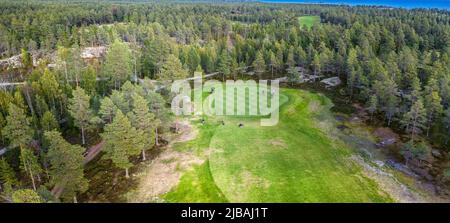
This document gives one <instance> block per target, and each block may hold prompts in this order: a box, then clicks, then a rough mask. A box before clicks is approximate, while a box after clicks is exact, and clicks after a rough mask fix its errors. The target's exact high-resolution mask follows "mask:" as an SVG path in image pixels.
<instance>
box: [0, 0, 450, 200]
mask: <svg viewBox="0 0 450 223" xmlns="http://www.w3.org/2000/svg"><path fill="white" fill-rule="evenodd" d="M0 10H1V12H2V13H1V15H0V38H1V39H0V52H1V53H2V55H4V57H7V56H11V55H15V54H19V53H20V54H21V55H22V57H21V58H22V64H23V66H22V67H21V68H20V69H18V70H17V71H18V72H19V73H20V75H22V76H23V77H24V78H25V79H26V81H27V84H26V85H24V86H23V87H20V88H17V89H16V90H15V91H13V92H1V95H0V113H1V116H0V126H1V130H2V136H3V144H4V145H8V146H9V147H10V148H20V149H18V150H17V151H20V154H16V156H15V158H14V156H13V155H11V156H13V157H9V158H8V160H7V161H6V159H5V160H2V163H1V165H0V171H1V173H2V174H1V176H2V178H1V181H2V184H3V188H9V189H6V190H4V191H9V193H7V196H6V197H7V198H8V199H9V200H14V197H16V199H19V198H17V197H23V196H24V195H23V194H24V193H25V192H24V191H22V190H18V189H20V188H34V187H35V188H36V191H38V192H39V196H38V197H39V198H41V199H42V198H43V197H51V196H49V193H48V192H49V191H48V189H51V188H54V186H55V185H66V186H65V188H68V189H67V190H66V189H65V190H64V193H63V194H62V198H63V199H65V201H68V200H72V199H73V197H74V196H75V195H76V193H77V192H78V193H79V192H83V191H84V190H85V189H86V187H85V183H84V182H85V179H84V178H83V177H82V174H81V173H82V171H80V169H82V168H83V165H80V162H79V161H80V160H82V157H81V152H80V151H83V150H84V149H82V148H80V146H76V144H78V145H81V146H84V147H88V145H90V143H89V137H86V135H90V137H92V138H94V139H95V138H98V139H102V140H104V141H105V146H106V148H105V152H106V153H107V155H106V156H105V158H108V159H111V160H113V163H114V164H115V165H116V166H117V167H120V168H123V169H124V170H128V168H129V167H130V165H131V163H130V161H129V160H128V158H129V157H130V156H133V155H138V153H141V155H142V157H143V159H144V158H145V150H146V149H150V148H151V147H153V146H154V145H155V144H157V140H158V136H157V135H158V134H161V133H164V132H167V131H168V130H169V128H170V125H171V123H172V121H170V120H171V116H170V112H169V111H168V110H167V106H168V103H167V102H168V101H170V94H169V93H168V92H167V90H164V89H160V90H159V91H157V92H155V89H154V86H152V81H151V80H150V79H158V80H162V81H171V80H174V79H180V78H185V77H188V76H192V75H193V73H194V72H195V71H201V72H204V73H211V72H216V71H218V72H221V73H222V74H223V76H224V78H230V79H231V78H236V76H237V75H238V74H239V72H240V70H239V69H238V68H240V67H246V66H252V69H254V71H255V72H256V73H257V74H262V73H264V72H270V73H275V74H276V75H278V76H284V75H286V73H287V76H288V79H289V80H290V81H292V82H295V81H296V80H297V79H298V77H299V74H298V73H297V72H298V71H297V69H293V68H294V67H297V66H300V67H303V68H304V69H305V70H306V71H307V72H308V73H310V74H315V75H323V76H339V77H340V78H341V79H343V80H345V89H344V92H342V93H343V94H345V95H347V96H348V97H350V98H352V99H353V100H358V101H360V102H363V103H364V104H366V107H367V110H368V111H369V112H370V113H371V115H373V116H375V115H376V116H378V117H382V118H384V120H385V124H386V125H388V126H389V125H391V124H392V123H395V124H396V125H397V126H399V127H400V128H401V129H402V130H403V131H405V133H408V134H409V135H410V136H409V138H410V139H411V141H410V143H408V144H406V146H405V150H406V151H409V152H411V153H412V154H413V156H415V157H416V158H419V159H422V158H423V157H424V156H426V155H427V154H429V153H430V148H429V147H427V146H423V145H424V144H423V143H422V142H421V141H425V140H424V139H428V141H432V142H433V145H434V146H436V147H439V148H441V149H444V150H448V146H447V143H448V139H449V134H450V110H449V104H450V80H449V79H450V66H449V64H450V61H449V60H450V58H449V56H450V13H449V12H448V11H438V10H403V9H380V8H374V7H346V6H320V5H284V4H280V5H272V4H245V3H230V4H200V3H199V4H194V3H173V2H169V3H146V4H141V3H136V4H121V3H115V2H113V3H110V2H100V3H97V2H96V3H89V2H88V3H87V2H83V3H82V4H81V3H72V4H68V5H67V4H62V3H61V4H59V3H57V2H55V1H53V2H52V4H48V3H45V2H34V1H30V2H27V3H26V4H19V3H15V2H12V1H3V2H1V3H0ZM302 15H318V16H320V18H321V24H320V25H315V26H313V27H312V28H307V27H302V26H301V24H300V23H299V21H298V16H302ZM100 45H101V46H108V51H107V54H106V56H105V58H104V59H101V60H94V61H84V60H82V59H81V58H80V57H79V55H80V52H81V50H82V48H84V47H89V46H100ZM36 50H41V51H47V52H51V53H53V52H55V59H54V61H53V62H54V63H55V64H56V66H55V68H54V69H53V70H48V69H47V68H46V65H47V63H51V62H52V61H47V62H46V63H45V62H44V63H42V64H41V65H39V66H38V67H33V66H32V63H31V62H30V60H31V59H30V53H31V52H33V51H36ZM17 71H16V72H17ZM8 72H11V71H8ZM129 80H131V81H134V82H137V81H138V80H144V81H142V83H141V84H140V85H137V84H132V83H131V82H127V81H129ZM17 126H29V128H18V127H17ZM149 129H151V130H152V131H148V130H149ZM73 130H76V131H79V135H80V137H79V140H73V141H72V143H68V142H66V141H65V139H70V138H73V135H74V134H73V132H74V131H73ZM58 131H60V132H62V134H60V133H58ZM16 132H17V133H16ZM131 135H137V136H146V137H143V138H141V137H129V136H131ZM150 136H151V137H150ZM144 139H147V141H146V140H144ZM148 139H154V140H153V141H148ZM62 147H64V148H65V149H57V148H62ZM53 150H55V151H54V152H52V151H53ZM65 150H67V153H64V154H61V155H58V154H56V153H57V152H60V151H65ZM446 152H448V151H446ZM71 157H72V158H71ZM64 158H67V159H70V160H78V161H76V162H75V161H74V162H73V163H72V162H64V160H63V161H61V160H59V159H64ZM55 159H56V160H55ZM18 160H19V161H20V162H17V161H18ZM66 164H67V165H69V164H70V165H74V166H73V167H72V166H71V167H65V166H64V165H66ZM58 165H62V167H59V168H58V170H56V169H55V166H58ZM74 169H76V170H78V171H73V170H74ZM19 170H20V171H19ZM52 171H53V172H52ZM64 171H67V172H68V173H65V172H64ZM70 171H73V172H70ZM126 172H127V173H128V171H126ZM5 176H6V177H5ZM64 176H72V177H70V181H69V179H66V178H65V177H64ZM18 179H21V180H18ZM5 185H6V186H5ZM42 185H44V187H43V188H44V189H42V191H40V189H39V188H42V187H39V186H42ZM70 185H72V186H70ZM15 193H16V196H14V194H15ZM27 193H29V194H31V192H30V191H28V190H27V192H26V193H25V194H27ZM30 196H31V195H30ZM47 200H48V199H47Z"/></svg>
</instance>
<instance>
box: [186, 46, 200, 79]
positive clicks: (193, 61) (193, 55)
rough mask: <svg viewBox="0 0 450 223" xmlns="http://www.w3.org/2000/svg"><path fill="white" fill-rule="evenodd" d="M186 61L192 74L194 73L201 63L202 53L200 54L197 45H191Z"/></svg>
mask: <svg viewBox="0 0 450 223" xmlns="http://www.w3.org/2000/svg"><path fill="white" fill-rule="evenodd" d="M186 63H187V65H188V67H189V71H190V73H191V74H193V73H194V71H195V70H196V69H197V67H198V66H199V65H200V55H199V54H198V52H197V49H196V48H195V47H191V48H190V49H189V53H188V56H187V59H186Z"/></svg>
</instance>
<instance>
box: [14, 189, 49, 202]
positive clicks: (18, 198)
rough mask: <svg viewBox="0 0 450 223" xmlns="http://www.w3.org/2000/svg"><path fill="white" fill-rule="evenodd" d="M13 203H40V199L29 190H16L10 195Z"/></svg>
mask: <svg viewBox="0 0 450 223" xmlns="http://www.w3.org/2000/svg"><path fill="white" fill-rule="evenodd" d="M12 202H13V203H42V202H43V201H42V199H41V197H40V196H39V194H37V193H36V192H35V191H33V190H30V189H20V190H16V191H14V192H13V194H12Z"/></svg>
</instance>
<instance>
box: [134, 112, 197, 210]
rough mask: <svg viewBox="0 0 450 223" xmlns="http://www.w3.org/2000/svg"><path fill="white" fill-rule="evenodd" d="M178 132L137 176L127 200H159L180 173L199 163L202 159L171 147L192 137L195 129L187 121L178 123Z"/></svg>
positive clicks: (177, 178) (195, 131) (178, 177)
mask: <svg viewBox="0 0 450 223" xmlns="http://www.w3.org/2000/svg"><path fill="white" fill-rule="evenodd" d="M179 128H180V133H179V134H178V135H177V137H175V138H174V140H172V141H171V143H170V144H169V145H168V146H167V147H166V148H165V149H164V151H162V152H161V154H160V155H159V156H158V157H156V158H155V159H154V160H153V161H152V162H151V163H150V164H149V165H148V166H147V167H145V169H144V170H143V171H142V173H141V175H140V176H139V178H140V179H139V186H138V189H137V190H136V191H135V193H134V194H133V196H131V197H132V198H130V200H129V202H159V201H161V200H160V196H161V195H163V194H165V193H167V192H169V191H170V190H171V189H172V188H173V187H175V186H176V185H177V184H178V183H179V181H180V178H181V176H182V174H183V173H184V172H185V171H186V170H188V169H190V168H192V166H194V165H200V164H202V163H203V162H204V160H203V159H201V158H199V157H197V156H195V155H194V154H192V153H189V152H178V151H175V150H173V149H172V147H171V145H172V144H173V143H174V142H184V141H189V140H192V139H194V138H195V137H196V136H197V133H198V132H197V130H196V129H194V128H193V127H192V126H191V125H190V124H189V122H187V121H183V122H180V123H179Z"/></svg>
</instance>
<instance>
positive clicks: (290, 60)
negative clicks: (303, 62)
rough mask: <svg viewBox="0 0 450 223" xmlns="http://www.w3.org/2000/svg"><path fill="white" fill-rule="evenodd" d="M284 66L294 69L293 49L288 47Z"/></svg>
mask: <svg viewBox="0 0 450 223" xmlns="http://www.w3.org/2000/svg"><path fill="white" fill-rule="evenodd" d="M286 65H287V66H288V67H294V66H295V58H294V47H290V48H289V51H288V55H287V59H286Z"/></svg>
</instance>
